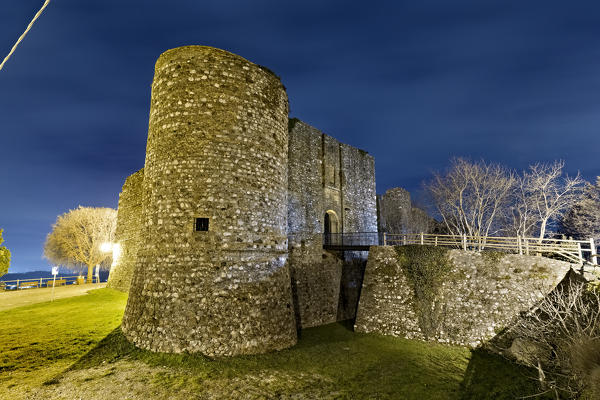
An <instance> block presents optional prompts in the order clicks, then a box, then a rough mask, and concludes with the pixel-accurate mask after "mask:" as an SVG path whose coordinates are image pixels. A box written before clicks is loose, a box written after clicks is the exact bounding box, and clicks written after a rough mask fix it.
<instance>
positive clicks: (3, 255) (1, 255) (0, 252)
mask: <svg viewBox="0 0 600 400" xmlns="http://www.w3.org/2000/svg"><path fill="white" fill-rule="evenodd" d="M2 231H3V230H2V229H0V245H1V244H2V242H4V239H3V238H2ZM9 265H10V250H8V249H7V248H6V247H5V246H0V276H2V275H4V274H6V273H7V272H8V266H9Z"/></svg>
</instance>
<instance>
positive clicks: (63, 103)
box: [0, 0, 600, 272]
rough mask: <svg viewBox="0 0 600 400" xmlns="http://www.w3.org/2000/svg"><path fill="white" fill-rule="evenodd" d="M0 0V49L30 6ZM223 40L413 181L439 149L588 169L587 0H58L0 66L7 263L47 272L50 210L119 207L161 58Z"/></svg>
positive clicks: (0, 187)
mask: <svg viewBox="0 0 600 400" xmlns="http://www.w3.org/2000/svg"><path fill="white" fill-rule="evenodd" d="M42 3H43V1H42V0H36V1H33V0H4V1H3V2H2V5H1V6H0V52H1V53H0V57H1V58H4V56H5V55H6V54H8V52H9V50H10V48H11V47H12V45H13V44H14V42H15V41H16V39H17V38H18V36H19V35H20V34H21V33H22V32H23V30H24V29H25V27H26V25H27V23H28V22H29V21H30V20H31V18H32V17H33V15H34V14H35V12H36V11H37V10H38V9H39V7H40V6H41V5H42ZM189 44H200V45H209V46H214V47H218V48H222V49H225V50H228V51H231V52H233V53H235V54H238V55H240V56H242V57H244V58H247V59H248V60H250V61H252V62H255V63H258V64H261V65H265V66H267V67H268V68H269V69H271V70H273V71H274V72H275V73H276V74H278V75H280V76H281V79H282V81H283V83H284V85H285V86H286V87H287V92H288V96H289V99H290V107H291V116H293V117H297V118H300V119H302V120H303V121H305V122H307V123H309V124H311V125H313V126H315V127H317V128H319V129H321V130H322V131H324V132H325V133H327V134H330V135H332V136H334V137H335V138H337V139H339V140H340V141H342V142H345V143H349V144H351V145H353V146H356V147H359V148H362V149H364V150H367V151H368V152H369V153H371V154H372V155H373V156H374V157H375V160H376V168H377V190H378V192H379V193H382V192H384V191H385V190H386V189H389V188H391V187H395V186H402V187H405V188H407V189H408V190H410V191H413V192H414V191H417V190H418V189H419V188H420V186H421V182H422V181H423V180H424V179H427V178H428V177H429V176H430V173H431V171H432V170H438V169H443V168H445V167H446V166H447V165H448V160H449V158H450V157H452V156H465V157H470V158H472V159H480V158H484V159H485V160H487V161H494V162H500V163H503V164H505V165H507V166H508V167H510V168H514V169H523V168H526V167H527V166H528V165H529V164H531V163H533V162H537V161H550V160H554V159H564V160H565V161H566V166H567V169H568V171H569V173H571V174H574V173H577V171H580V172H581V173H582V175H583V176H584V178H586V179H587V180H593V179H594V178H595V176H596V175H600V133H599V132H598V126H600V90H599V89H600V3H598V2H564V1H562V2H552V1H518V2H517V1H515V2H507V1H480V0H473V1H457V0H455V1H445V0H440V1H422V0H419V1H416V0H415V1H411V2H403V1H370V2H352V1H348V0H346V1H326V0H319V1H308V0H303V1H281V0H279V1H261V0H251V1H250V0H247V1H241V0H240V1H233V0H219V1H197V0H188V1H183V0H172V1H151V0H144V1H141V0H140V1H122V0H121V1H117V0H104V1H98V2H90V1H81V0H53V1H52V2H51V3H50V5H49V6H48V8H47V9H46V11H45V12H44V14H42V16H41V17H40V19H39V20H38V21H37V22H36V25H35V26H34V27H33V29H32V30H31V32H30V33H29V34H28V36H27V37H26V38H25V40H24V41H23V43H22V44H21V45H20V47H19V48H18V49H17V50H16V52H15V54H14V55H13V57H12V58H11V59H10V60H9V62H8V63H7V64H6V66H5V67H4V69H3V70H2V71H0V132H1V137H0V139H1V140H0V171H1V174H2V180H1V181H0V228H4V236H5V239H6V243H5V245H6V246H7V247H8V248H9V249H10V250H11V251H12V254H13V262H12V264H11V268H10V271H9V272H23V271H28V270H39V269H48V266H47V265H48V264H47V262H46V261H45V260H43V259H42V247H43V242H44V239H45V236H46V234H47V233H48V232H49V231H50V229H51V225H52V223H53V222H54V221H55V219H56V216H57V215H59V214H61V213H64V212H66V211H68V210H69V209H73V208H76V207H77V206H78V205H84V206H108V207H115V208H116V206H117V201H118V194H119V191H120V189H121V186H122V184H123V181H124V179H125V177H126V176H128V175H129V174H131V173H133V172H134V171H136V170H138V169H140V168H141V167H143V164H144V153H145V145H146V137H147V128H148V113H149V103H150V85H151V82H152V76H153V72H154V63H155V61H156V59H157V57H158V56H159V55H160V54H161V53H162V52H163V51H165V50H167V49H169V48H173V47H177V46H182V45H189Z"/></svg>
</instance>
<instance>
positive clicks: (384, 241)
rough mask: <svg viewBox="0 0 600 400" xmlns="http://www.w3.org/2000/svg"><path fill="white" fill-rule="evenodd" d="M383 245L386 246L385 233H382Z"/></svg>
mask: <svg viewBox="0 0 600 400" xmlns="http://www.w3.org/2000/svg"><path fill="white" fill-rule="evenodd" d="M383 245H384V246H387V237H386V235H385V232H383Z"/></svg>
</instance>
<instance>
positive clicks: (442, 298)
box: [355, 246, 573, 346]
mask: <svg viewBox="0 0 600 400" xmlns="http://www.w3.org/2000/svg"><path fill="white" fill-rule="evenodd" d="M447 257H448V260H449V262H450V266H451V268H450V271H449V273H448V274H447V276H446V278H445V279H444V280H443V283H442V285H441V287H440V290H439V293H437V295H436V298H435V302H434V304H433V307H434V308H435V310H436V312H439V320H438V321H437V322H438V327H437V329H436V331H435V332H434V333H433V334H432V335H430V337H429V338H428V339H429V340H435V341H439V342H444V343H453V344H460V345H469V346H477V345H478V344H480V343H481V342H482V341H486V340H488V339H490V338H492V337H493V336H495V335H496V334H497V333H498V332H499V331H500V330H501V329H502V328H504V327H506V326H507V324H509V323H510V321H511V320H513V318H515V317H517V316H518V315H519V313H520V312H521V311H526V310H528V309H529V308H530V307H532V306H533V305H534V304H535V303H536V302H537V301H538V300H539V299H540V298H542V297H543V296H545V295H546V294H548V293H549V292H550V291H551V290H552V289H554V288H555V287H556V285H557V284H558V283H559V282H560V281H561V280H562V279H563V277H564V276H565V274H566V273H567V272H568V271H569V269H570V268H571V267H573V265H572V264H569V263H567V262H563V261H558V260H552V259H548V258H543V257H536V256H525V255H518V254H503V253H497V252H485V251H484V252H477V251H462V250H448V252H447ZM355 328H356V331H358V332H377V333H381V334H384V335H392V336H399V337H407V338H419V339H425V338H426V335H424V333H423V329H422V325H421V324H420V319H419V305H418V303H417V301H416V297H415V290H414V287H413V285H412V282H411V280H410V276H409V275H408V274H407V273H406V271H405V270H403V268H402V266H401V265H400V263H399V261H398V256H397V253H396V250H395V248H394V247H391V246H390V247H371V250H370V253H369V259H368V262H367V267H366V271H365V277H364V282H363V288H362V292H361V297H360V302H359V307H358V313H357V318H356V325H355Z"/></svg>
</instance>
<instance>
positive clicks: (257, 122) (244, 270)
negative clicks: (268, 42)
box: [122, 46, 296, 356]
mask: <svg viewBox="0 0 600 400" xmlns="http://www.w3.org/2000/svg"><path fill="white" fill-rule="evenodd" d="M287 115H288V100H287V95H286V92H285V88H284V87H283V85H282V84H281V82H280V81H279V79H278V78H277V77H276V76H275V75H273V74H272V73H271V72H270V71H268V70H266V69H265V68H262V67H260V66H258V65H256V64H253V63H251V62H249V61H247V60H245V59H243V58H241V57H239V56H237V55H234V54H231V53H229V52H226V51H223V50H219V49H215V48H211V47H204V46H187V47H180V48H176V49H172V50H169V51H167V52H165V53H163V54H162V55H161V56H160V57H159V59H158V61H157V63H156V68H155V76H154V81H153V84H152V100H151V107H150V123H149V131H148V144H147V149H146V163H145V168H144V182H143V196H144V197H143V201H142V203H143V214H142V215H143V222H144V228H143V230H142V236H143V240H142V241H143V242H144V245H143V246H142V247H141V248H140V249H139V251H138V262H137V265H136V268H135V271H134V276H133V280H132V285H131V289H130V293H129V299H128V303H127V307H126V310H125V315H124V318H123V324H122V329H123V332H124V333H125V336H126V337H127V338H128V339H129V340H131V341H132V342H133V343H135V344H136V345H137V346H139V347H142V348H145V349H150V350H153V351H162V352H183V351H188V352H201V353H203V354H206V355H211V356H230V355H236V354H252V353H261V352H266V351H270V350H277V349H282V348H285V347H289V346H292V345H293V344H294V343H295V342H296V330H295V322H294V314H293V306H292V297H291V289H290V275H289V269H288V265H287V198H286V195H287V155H288V152H287V151H288V149H287V146H288V141H287V127H288V118H287ZM197 218H202V219H208V230H207V231H196V228H197V224H196V219H197ZM201 221H205V220H201ZM200 225H202V224H200Z"/></svg>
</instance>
